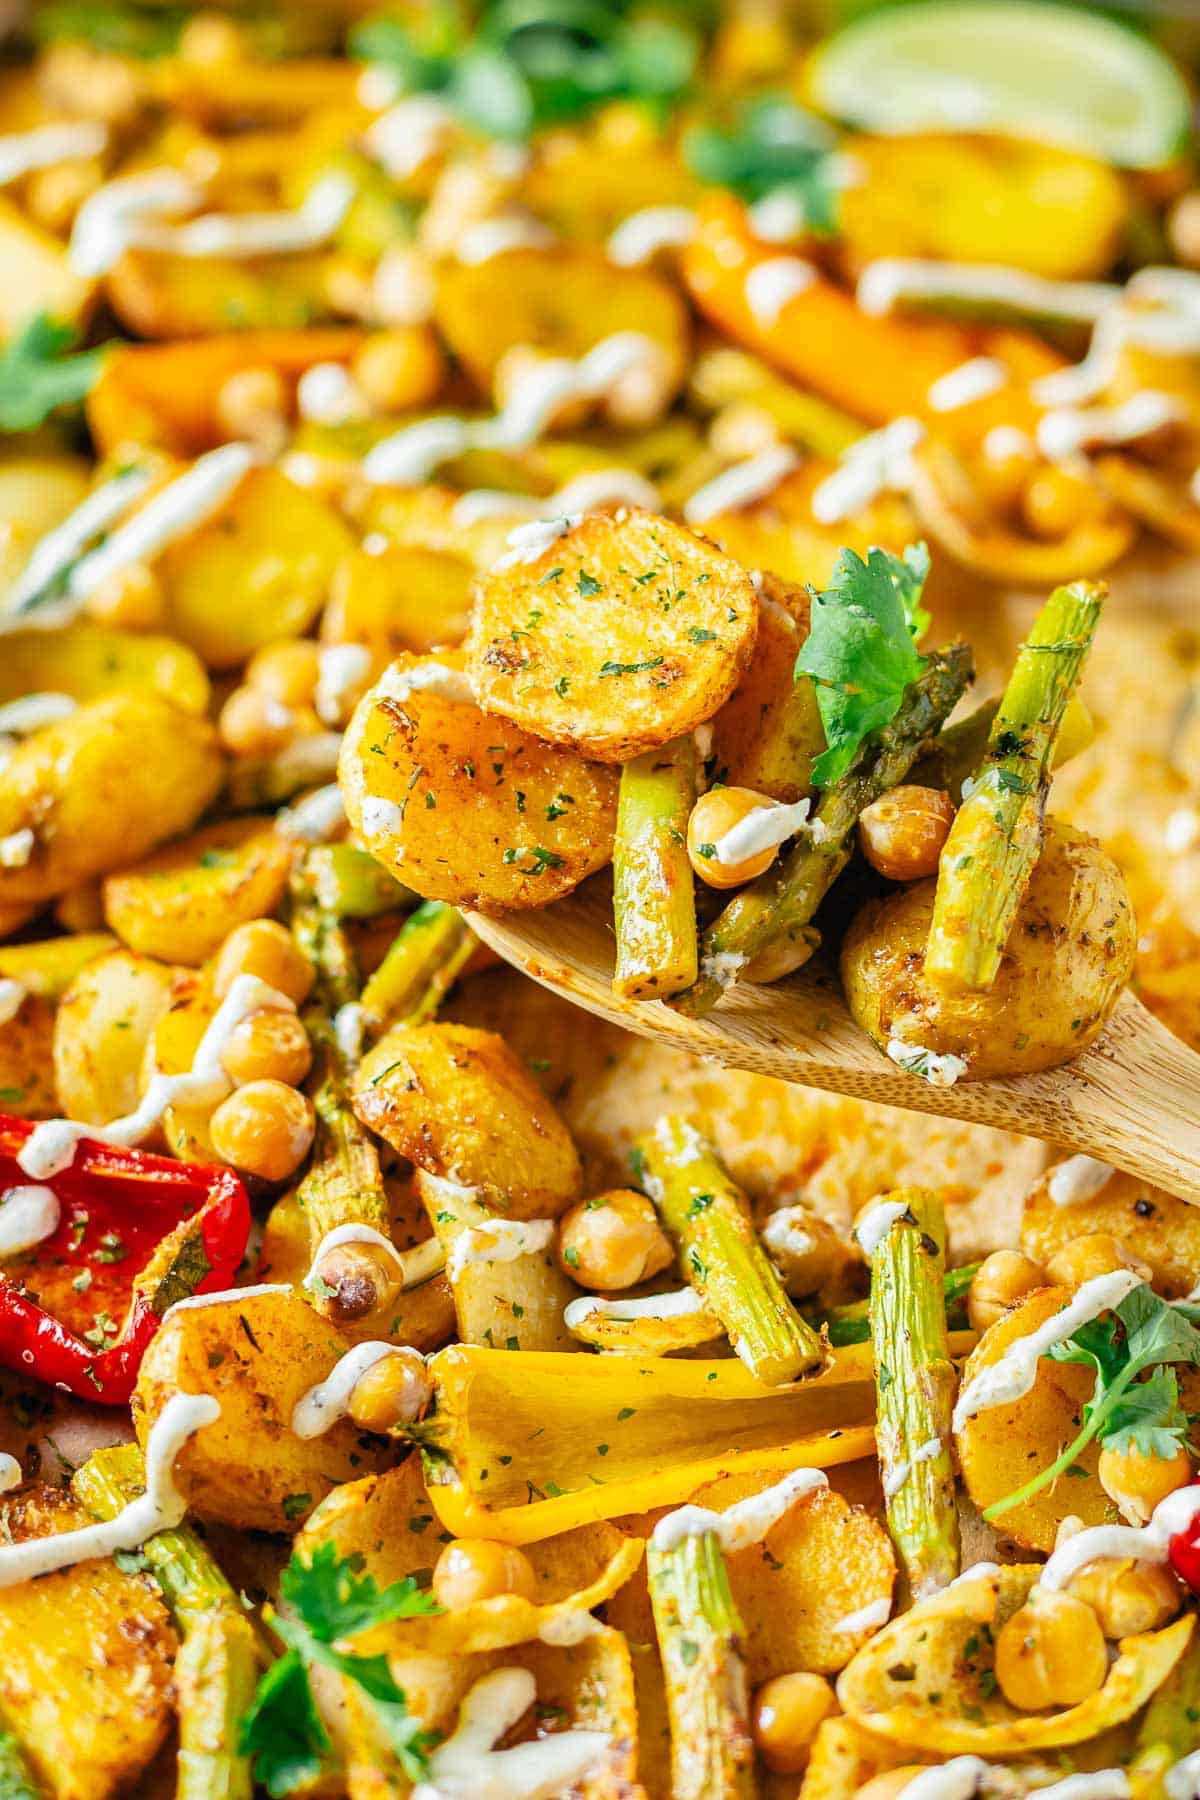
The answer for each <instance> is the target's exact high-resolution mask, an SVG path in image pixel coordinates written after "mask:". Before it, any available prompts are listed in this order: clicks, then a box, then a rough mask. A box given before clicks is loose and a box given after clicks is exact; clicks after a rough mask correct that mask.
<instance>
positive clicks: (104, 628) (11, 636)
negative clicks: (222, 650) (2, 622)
mask: <svg viewBox="0 0 1200 1800" xmlns="http://www.w3.org/2000/svg"><path fill="white" fill-rule="evenodd" d="M120 688H130V689H133V690H136V691H142V692H145V693H151V694H160V695H161V696H162V698H163V699H164V700H169V701H170V702H171V703H172V705H174V706H178V707H181V708H182V710H183V711H184V712H189V713H205V712H207V710H208V702H209V696H210V689H209V685H208V676H207V675H206V674H205V672H204V664H203V663H202V662H201V661H200V658H199V657H198V656H197V655H196V654H195V652H194V651H192V650H189V649H187V648H186V646H185V645H183V644H178V643H176V642H175V640H174V638H168V637H157V636H154V635H153V634H152V633H150V632H145V631H121V630H119V629H117V628H116V627H115V626H112V625H95V624H92V623H91V622H90V621H88V620H81V621H79V623H77V624H74V625H68V626H66V627H65V628H64V629H63V630H61V631H12V632H9V633H7V634H6V636H5V639H4V657H3V662H2V664H0V701H4V700H17V699H20V698H21V696H22V695H24V694H33V693H55V694H70V695H71V697H72V698H73V699H75V700H100V699H103V697H104V696H105V695H106V694H111V693H114V692H115V691H117V690H118V689H120Z"/></svg>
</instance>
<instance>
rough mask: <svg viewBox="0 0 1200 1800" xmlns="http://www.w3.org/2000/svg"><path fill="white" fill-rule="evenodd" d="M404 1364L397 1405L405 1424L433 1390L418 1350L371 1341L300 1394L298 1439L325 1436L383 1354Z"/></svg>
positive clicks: (296, 1408)
mask: <svg viewBox="0 0 1200 1800" xmlns="http://www.w3.org/2000/svg"><path fill="white" fill-rule="evenodd" d="M389 1356H390V1357H393V1358H395V1359H397V1360H398V1361H400V1362H402V1363H403V1364H404V1381H403V1387H404V1395H403V1401H402V1402H401V1403H400V1404H399V1405H398V1407H397V1414H396V1417H397V1423H401V1424H408V1423H410V1422H411V1421H412V1420H413V1419H415V1418H416V1417H417V1415H418V1413H419V1412H420V1411H421V1410H422V1408H423V1407H424V1406H425V1405H426V1403H427V1401H428V1399H429V1396H430V1394H431V1393H432V1391H433V1389H432V1386H431V1384H430V1380H429V1376H428V1374H427V1372H426V1369H425V1359H424V1357H423V1356H421V1354H420V1352H419V1351H416V1350H412V1349H410V1348H409V1347H408V1346H407V1345H406V1344H385V1343H382V1342H370V1343H364V1344H355V1346H354V1348H353V1349H352V1350H347V1352H346V1354H345V1356H343V1357H340V1358H339V1359H338V1361H337V1362H336V1363H335V1364H334V1366H333V1369H332V1370H331V1371H330V1373H329V1374H328V1375H327V1376H326V1377H325V1379H324V1381H319V1382H317V1383H316V1385H315V1386H313V1387H310V1388H309V1389H308V1390H307V1391H306V1392H305V1393H303V1394H301V1396H300V1398H299V1400H297V1402H296V1404H295V1406H294V1407H293V1409H292V1430H293V1431H294V1433H295V1434H296V1436H297V1437H298V1438H306V1439H307V1438H319V1437H324V1435H325V1433H326V1432H327V1431H331V1430H332V1429H333V1427H334V1426H335V1425H336V1424H337V1422H338V1420H339V1419H344V1418H345V1417H346V1416H347V1414H348V1413H349V1411H350V1397H351V1395H352V1394H353V1392H354V1390H355V1388H356V1387H357V1385H358V1383H359V1382H360V1381H361V1379H362V1377H363V1376H364V1375H365V1374H366V1372H367V1370H368V1369H373V1368H374V1367H375V1365H376V1363H380V1362H382V1361H383V1360H384V1358H385V1357H389Z"/></svg>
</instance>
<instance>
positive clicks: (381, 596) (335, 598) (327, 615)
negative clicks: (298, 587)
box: [321, 544, 474, 663]
mask: <svg viewBox="0 0 1200 1800" xmlns="http://www.w3.org/2000/svg"><path fill="white" fill-rule="evenodd" d="M473 578H474V569H473V568H472V566H471V564H470V563H469V562H468V561H467V560H466V559H465V558H464V557H461V556H452V555H450V554H449V553H448V552H446V551H441V550H423V549H421V548H420V547H419V546H417V545H407V544H389V545H388V546H387V547H386V548H385V549H381V550H380V551H379V553H378V555H373V554H368V553H367V552H366V551H365V550H355V551H354V552H352V554H351V555H349V556H347V557H346V558H345V559H344V560H343V561H342V562H341V563H339V565H338V567H337V570H336V571H335V573H334V578H333V588H332V592H331V593H330V596H329V605H328V606H327V607H326V608H325V612H324V614H323V616H322V619H321V638H322V641H323V642H324V643H327V644H366V645H367V646H368V648H369V649H370V650H371V651H372V653H373V654H374V655H375V656H376V657H377V658H378V660H379V662H380V663H384V662H390V661H391V659H392V657H394V656H398V655H399V654H400V653H401V652H402V651H405V650H412V651H415V652H417V653H418V654H420V653H423V652H425V651H429V650H434V649H437V648H438V647H439V646H441V645H445V644H457V643H460V642H461V640H462V638H463V637H464V636H465V635H466V630H467V626H468V624H469V623H470V610H471V607H470V589H471V582H472V580H473Z"/></svg>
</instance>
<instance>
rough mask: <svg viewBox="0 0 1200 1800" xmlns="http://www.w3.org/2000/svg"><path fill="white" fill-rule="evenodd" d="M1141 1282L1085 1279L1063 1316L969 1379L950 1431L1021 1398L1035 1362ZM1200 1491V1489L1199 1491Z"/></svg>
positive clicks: (1121, 1272)
mask: <svg viewBox="0 0 1200 1800" xmlns="http://www.w3.org/2000/svg"><path fill="white" fill-rule="evenodd" d="M1141 1285H1142V1284H1141V1281H1140V1280H1139V1278H1138V1276H1136V1275H1135V1274H1134V1273H1133V1271H1132V1270H1131V1269H1114V1270H1112V1271H1111V1272H1110V1273H1109V1274H1107V1275H1096V1276H1093V1278H1092V1280H1091V1281H1085V1282H1084V1283H1083V1284H1082V1286H1081V1287H1079V1288H1078V1289H1077V1291H1076V1292H1075V1294H1074V1295H1073V1296H1072V1298H1071V1300H1070V1301H1069V1302H1068V1304H1067V1305H1066V1306H1064V1307H1063V1309H1062V1311H1061V1312H1057V1313H1055V1314H1054V1315H1053V1317H1051V1318H1049V1319H1047V1320H1046V1321H1045V1323H1044V1324H1042V1325H1039V1326H1038V1328H1037V1330H1036V1331H1029V1332H1026V1333H1025V1335H1024V1336H1023V1337H1019V1338H1016V1339H1014V1341H1013V1342H1012V1343H1011V1344H1010V1345H1009V1346H1008V1349H1007V1350H1006V1351H1005V1352H1004V1355H1003V1356H1002V1357H1001V1358H1000V1360H999V1362H995V1363H993V1364H992V1365H991V1367H990V1368H987V1369H981V1370H980V1372H979V1374H978V1375H976V1376H975V1378H974V1380H972V1381H968V1382H967V1384H966V1386H965V1387H964V1388H963V1389H962V1390H961V1392H960V1393H959V1396H958V1403H957V1405H956V1406H955V1408H954V1429H955V1431H961V1430H962V1428H963V1426H964V1425H965V1424H966V1422H967V1420H968V1419H973V1418H974V1417H975V1415H976V1414H977V1413H981V1412H985V1411H986V1410H987V1409H988V1408H989V1407H992V1406H1011V1405H1012V1404H1013V1402H1014V1401H1016V1400H1023V1399H1024V1397H1025V1395H1026V1394H1027V1393H1029V1391H1030V1389H1031V1388H1032V1387H1033V1384H1034V1382H1035V1381H1036V1380H1037V1372H1038V1363H1039V1362H1040V1360H1041V1358H1042V1357H1043V1356H1045V1355H1046V1353H1047V1351H1049V1350H1051V1349H1052V1348H1053V1347H1054V1345H1055V1344H1065V1343H1066V1341H1067V1339H1068V1338H1069V1337H1071V1336H1073V1335H1074V1333H1075V1332H1076V1331H1078V1330H1079V1327H1080V1326H1081V1325H1086V1324H1088V1323H1089V1322H1090V1321H1091V1320H1092V1319H1096V1318H1099V1316H1100V1314H1101V1313H1103V1312H1109V1311H1111V1309H1112V1308H1113V1307H1115V1306H1119V1305H1120V1304H1121V1301H1122V1300H1124V1298H1125V1296H1126V1295H1127V1294H1131V1293H1132V1292H1133V1290H1134V1288H1136V1287H1140V1286H1141ZM1198 1491H1200V1490H1198Z"/></svg>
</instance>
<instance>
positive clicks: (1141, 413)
mask: <svg viewBox="0 0 1200 1800" xmlns="http://www.w3.org/2000/svg"><path fill="white" fill-rule="evenodd" d="M1183 417H1184V407H1183V404H1182V402H1181V401H1179V400H1176V399H1175V398H1174V397H1173V396H1172V395H1170V394H1159V393H1155V392H1154V391H1153V390H1152V389H1146V390H1145V391H1144V392H1142V393H1140V394H1134V395H1133V396H1132V398H1131V399H1129V400H1125V401H1123V402H1122V403H1121V405H1120V406H1098V407H1093V408H1091V409H1090V410H1088V411H1084V412H1078V411H1076V410H1074V409H1073V408H1071V407H1061V408H1060V409H1059V410H1057V411H1056V412H1048V413H1046V415H1045V416H1044V418H1042V419H1039V421H1038V427H1037V446H1038V449H1039V450H1040V451H1041V452H1042V454H1043V456H1048V457H1051V458H1053V459H1055V460H1061V459H1062V458H1063V457H1067V456H1073V455H1074V454H1075V453H1076V452H1077V451H1079V450H1085V449H1087V448H1089V447H1090V446H1091V445H1093V444H1129V443H1133V442H1134V441H1135V440H1136V439H1137V438H1141V437H1147V436H1149V434H1150V433H1151V432H1153V431H1161V430H1162V428H1163V426H1164V425H1171V424H1174V423H1175V422H1176V421H1177V420H1179V419H1181V418H1183Z"/></svg>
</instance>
